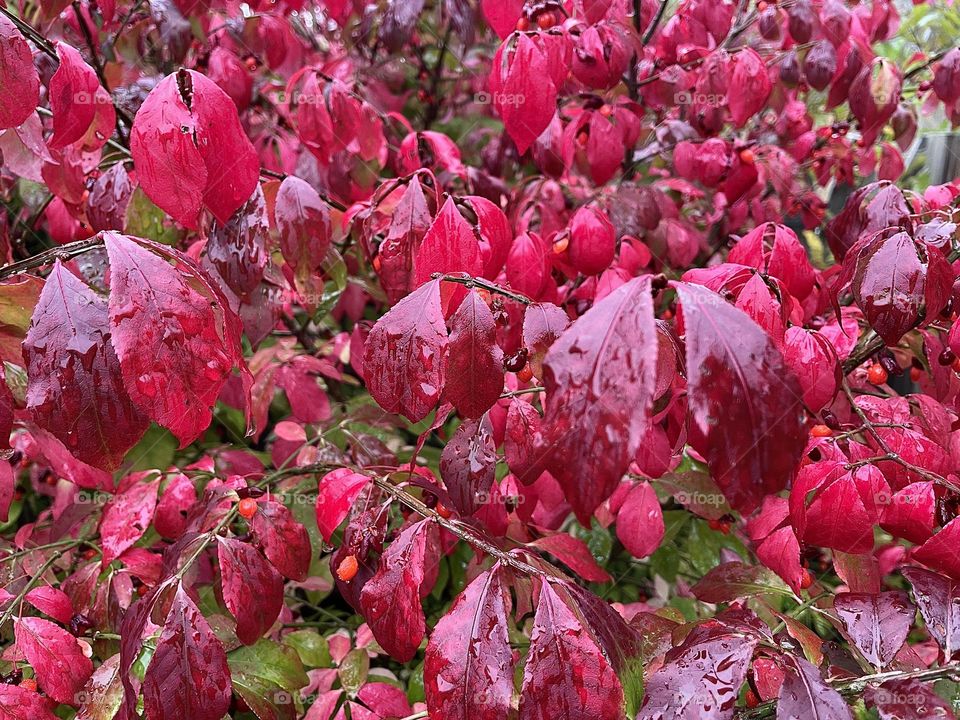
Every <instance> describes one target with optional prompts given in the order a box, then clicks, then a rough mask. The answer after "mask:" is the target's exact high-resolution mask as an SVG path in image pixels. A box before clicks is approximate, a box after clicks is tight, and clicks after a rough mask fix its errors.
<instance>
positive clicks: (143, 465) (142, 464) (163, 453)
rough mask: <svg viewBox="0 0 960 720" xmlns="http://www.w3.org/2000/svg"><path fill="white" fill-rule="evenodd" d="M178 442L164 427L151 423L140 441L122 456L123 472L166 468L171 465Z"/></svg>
mask: <svg viewBox="0 0 960 720" xmlns="http://www.w3.org/2000/svg"><path fill="white" fill-rule="evenodd" d="M178 445H179V443H178V442H177V439H176V438H175V437H174V436H173V433H171V432H170V431H169V430H167V429H166V428H162V427H160V426H159V425H151V426H150V428H149V429H148V430H147V432H146V433H145V434H144V436H143V437H142V438H140V442H138V443H137V444H136V445H134V446H133V447H132V448H130V452H128V453H127V456H126V457H125V458H124V470H123V472H124V473H131V472H138V471H140V470H150V469H152V468H166V467H170V466H171V465H173V458H174V455H175V454H176V452H177V447H178Z"/></svg>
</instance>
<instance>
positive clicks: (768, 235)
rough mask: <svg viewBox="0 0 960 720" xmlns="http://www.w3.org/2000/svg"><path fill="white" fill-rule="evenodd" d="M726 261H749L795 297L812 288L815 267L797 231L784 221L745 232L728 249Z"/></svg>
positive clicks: (739, 262)
mask: <svg viewBox="0 0 960 720" xmlns="http://www.w3.org/2000/svg"><path fill="white" fill-rule="evenodd" d="M727 261H728V262H731V263H738V264H740V265H749V266H751V267H755V268H757V269H758V270H762V271H763V272H765V273H766V274H768V275H773V276H774V277H775V278H777V279H779V280H782V281H783V283H784V285H786V286H787V289H788V290H789V291H790V294H791V295H793V296H794V297H796V298H799V299H803V298H805V297H806V296H807V295H809V294H810V291H811V290H812V289H813V282H814V270H813V266H812V265H811V264H810V260H809V258H808V257H807V251H806V250H805V249H804V247H803V245H801V244H800V240H799V239H798V238H797V234H796V233H795V232H793V230H791V229H790V228H788V227H787V226H786V225H777V224H775V223H764V224H763V225H758V226H757V227H756V228H754V229H753V230H751V231H750V232H748V233H747V234H746V235H744V236H743V237H742V238H740V240H739V241H738V242H737V244H736V245H734V246H733V248H732V249H731V250H730V254H729V255H728V256H727Z"/></svg>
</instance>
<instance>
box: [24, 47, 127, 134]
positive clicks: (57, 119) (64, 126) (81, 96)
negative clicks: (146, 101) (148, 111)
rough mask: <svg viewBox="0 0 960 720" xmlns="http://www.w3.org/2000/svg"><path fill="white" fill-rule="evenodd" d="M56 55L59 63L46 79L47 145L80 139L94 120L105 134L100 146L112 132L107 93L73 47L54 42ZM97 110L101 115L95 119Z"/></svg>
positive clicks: (99, 129)
mask: <svg viewBox="0 0 960 720" xmlns="http://www.w3.org/2000/svg"><path fill="white" fill-rule="evenodd" d="M57 55H58V56H59V58H60V66H59V67H58V68H57V71H56V72H55V73H54V74H53V77H52V78H51V79H50V109H51V110H52V111H53V137H51V138H50V143H49V145H50V147H51V148H62V147H64V146H65V145H70V144H71V143H74V142H76V141H77V140H80V139H81V138H83V136H84V135H86V134H87V130H89V129H90V126H91V125H93V123H94V120H96V121H97V128H96V129H97V130H98V131H100V132H102V133H107V134H106V135H105V136H104V137H102V138H101V139H100V142H99V145H103V144H104V143H105V142H106V139H107V137H109V135H110V134H112V133H113V125H114V122H115V120H116V115H115V111H114V109H113V103H112V101H111V100H110V96H109V95H108V94H107V91H106V90H105V89H104V88H102V87H101V86H100V81H99V80H98V79H97V74H96V72H94V69H93V68H92V67H90V66H89V65H87V63H86V62H84V60H83V58H82V57H81V56H80V53H79V52H77V51H76V49H74V48H73V47H71V46H70V45H67V44H66V43H64V42H58V43H57ZM34 72H36V71H34ZM101 112H102V113H104V116H103V117H102V118H97V115H98V113H101ZM94 144H96V143H94Z"/></svg>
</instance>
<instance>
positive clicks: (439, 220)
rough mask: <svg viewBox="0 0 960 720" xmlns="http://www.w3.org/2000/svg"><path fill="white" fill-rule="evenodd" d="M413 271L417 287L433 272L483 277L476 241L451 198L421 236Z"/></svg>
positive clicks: (481, 261)
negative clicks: (462, 273)
mask: <svg viewBox="0 0 960 720" xmlns="http://www.w3.org/2000/svg"><path fill="white" fill-rule="evenodd" d="M414 268H415V275H414V284H415V285H418V286H419V285H422V284H424V283H425V282H427V281H429V280H430V278H431V277H433V274H434V273H456V272H465V273H467V274H468V275H475V276H478V275H481V274H483V257H482V255H481V253H480V238H479V236H478V234H477V233H476V232H475V231H474V229H473V228H472V227H471V226H470V224H469V223H467V221H466V220H465V219H464V217H463V215H461V214H460V211H459V210H458V209H457V204H456V202H454V200H453V198H452V197H449V198H447V201H446V202H445V203H444V204H443V207H442V208H440V212H439V214H438V215H437V217H436V219H434V221H433V224H432V225H431V226H430V229H429V230H428V231H427V234H426V235H425V236H424V237H423V241H422V242H421V243H420V248H419V249H418V250H417V255H416V259H415V261H414ZM454 289H455V290H457V291H459V290H461V288H459V287H458V286H454V288H451V287H450V286H449V285H448V286H445V287H444V292H445V293H447V292H451V291H453V290H454ZM445 304H446V303H445Z"/></svg>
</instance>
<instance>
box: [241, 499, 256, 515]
mask: <svg viewBox="0 0 960 720" xmlns="http://www.w3.org/2000/svg"><path fill="white" fill-rule="evenodd" d="M238 511H239V513H240V515H241V516H242V517H244V518H246V519H247V520H249V519H250V518H252V517H253V516H254V515H256V513H257V501H256V500H254V499H253V498H244V499H243V500H241V501H240V505H239V507H238Z"/></svg>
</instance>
